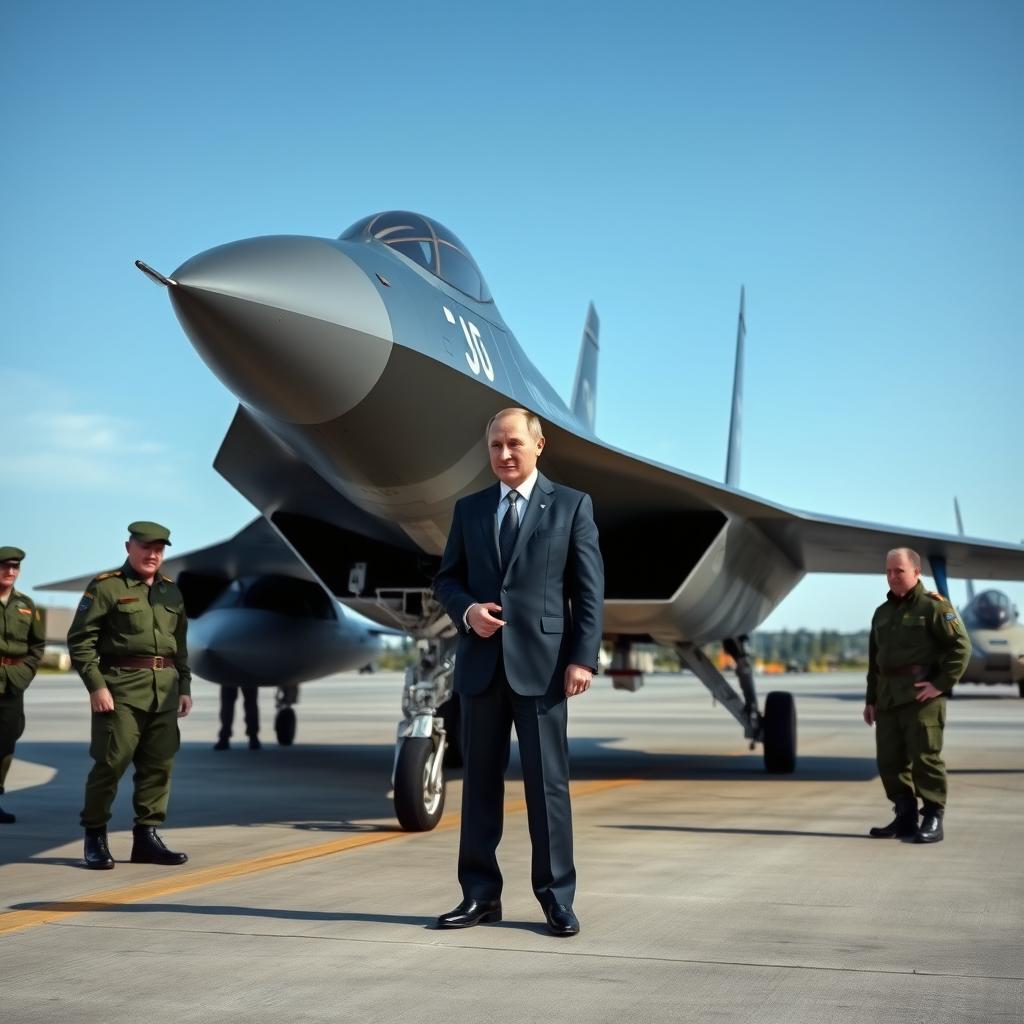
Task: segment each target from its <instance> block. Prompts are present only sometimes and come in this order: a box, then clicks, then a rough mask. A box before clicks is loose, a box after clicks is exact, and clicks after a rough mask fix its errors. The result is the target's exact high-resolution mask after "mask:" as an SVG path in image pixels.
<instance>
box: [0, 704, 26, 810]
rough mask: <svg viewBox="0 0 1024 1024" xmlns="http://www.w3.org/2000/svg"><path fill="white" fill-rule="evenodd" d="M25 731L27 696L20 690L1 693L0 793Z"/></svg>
mask: <svg viewBox="0 0 1024 1024" xmlns="http://www.w3.org/2000/svg"><path fill="white" fill-rule="evenodd" d="M24 731H25V696H24V694H23V693H22V692H21V691H20V690H13V689H12V690H9V691H7V692H5V693H2V694H0V793H2V792H3V791H4V782H5V781H6V779H7V773H8V771H10V768H11V762H12V761H13V760H14V747H15V744H16V743H17V742H18V740H19V739H20V738H21V734H22V733H23V732H24Z"/></svg>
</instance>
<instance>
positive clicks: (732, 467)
mask: <svg viewBox="0 0 1024 1024" xmlns="http://www.w3.org/2000/svg"><path fill="white" fill-rule="evenodd" d="M744 306H745V289H744V288H743V286H742V285H741V286H740V316H739V322H738V323H737V324H736V368H735V369H734V370H733V376H732V417H731V418H730V420H729V450H728V452H727V454H726V457H725V482H726V484H728V485H729V486H730V487H736V486H738V484H739V482H740V433H741V427H742V422H743V343H744V340H745V339H746V337H747V321H746V319H745V315H744Z"/></svg>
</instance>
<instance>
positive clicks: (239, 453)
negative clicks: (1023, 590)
mask: <svg viewBox="0 0 1024 1024" xmlns="http://www.w3.org/2000/svg"><path fill="white" fill-rule="evenodd" d="M289 247H290V248H289ZM328 251H330V257H329V258H328V257H327V256H325V255H324V254H325V253H327V252H328ZM236 253H237V254H241V253H244V254H245V255H244V261H243V260H241V259H239V261H238V262H237V263H236V262H235V261H234V257H233V254H236ZM334 253H337V254H340V255H341V256H343V257H345V259H344V260H341V261H336V262H338V263H339V285H338V287H339V289H341V290H342V291H343V292H344V294H345V295H346V296H348V301H349V302H350V303H354V306H353V308H346V309H344V310H342V309H341V308H340V306H341V305H343V303H339V302H337V301H335V298H334V297H333V295H326V294H318V295H317V296H316V297H315V298H313V297H312V296H310V294H309V292H310V288H311V287H313V286H311V284H310V282H311V281H315V282H316V285H315V287H314V290H318V289H323V290H324V291H325V292H332V293H333V291H334V286H333V284H332V282H331V280H330V271H329V270H328V269H327V268H328V267H329V266H330V265H331V263H332V261H335V257H334ZM293 259H294V260H296V261H297V262H298V263H299V264H300V265H301V266H302V267H305V266H306V264H307V261H309V260H313V261H316V265H317V269H316V271H315V273H313V272H310V273H309V274H308V275H307V274H306V273H303V272H297V271H296V269H295V267H286V266H284V265H283V264H287V263H289V262H290V261H291V260H293ZM277 263H281V264H282V266H281V267H280V271H281V272H280V275H279V277H278V276H277V275H275V273H274V271H273V270H272V268H273V267H274V265H275V264H277ZM249 265H256V266H258V267H259V280H258V281H252V282H250V281H246V282H244V283H241V282H240V281H239V277H240V276H241V277H245V276H246V274H247V270H246V267H247V266H249ZM341 265H343V266H344V268H345V269H344V271H340V266H341ZM355 266H358V267H359V268H361V270H362V272H363V274H364V275H365V282H366V283H368V284H369V285H370V289H372V293H373V297H372V298H371V297H369V296H370V292H369V291H368V290H367V289H366V288H365V287H364V286H363V285H362V284H357V283H356V282H355V281H354V280H353V274H354V272H353V269H352V268H353V267H355ZM268 278H274V280H273V283H269V282H268ZM173 280H174V281H175V282H176V283H173V284H171V285H170V286H169V290H170V291H171V295H172V301H173V303H174V306H175V311H176V313H177V314H178V317H179V319H181V321H182V323H183V326H184V327H185V329H186V332H187V333H188V335H189V337H190V338H191V339H192V341H193V343H194V344H195V345H196V347H197V348H198V349H199V351H200V353H201V354H202V355H203V358H204V359H206V361H207V362H208V363H210V365H211V366H213V367H214V368H215V370H216V372H218V375H219V376H221V379H222V380H224V381H225V382H226V383H227V384H228V386H229V387H232V389H233V390H235V393H236V394H238V395H239V397H240V399H241V400H242V401H243V403H244V404H245V405H246V406H247V407H248V410H249V414H250V416H251V417H252V418H253V419H254V420H256V421H258V423H259V424H260V426H261V428H262V430H263V432H264V434H265V435H266V437H267V443H266V445H265V446H264V447H263V448H249V449H244V448H243V447H242V446H241V445H239V444H234V443H233V441H232V437H231V433H230V432H229V435H228V437H227V438H226V439H225V444H224V447H222V453H224V452H225V451H226V450H230V451H231V453H232V457H231V458H230V459H227V458H224V459H220V457H218V458H219V464H218V468H219V469H220V471H221V472H222V473H224V475H225V476H227V478H228V479H229V480H230V481H231V482H232V483H234V484H235V485H236V486H237V487H238V488H239V490H241V491H242V493H245V494H247V496H250V500H252V495H254V494H258V495H259V497H260V502H259V503H258V507H260V508H261V510H263V511H264V512H265V513H266V514H267V515H268V516H269V517H270V519H271V521H272V522H273V523H274V525H275V526H276V527H277V528H278V529H279V530H280V531H281V533H282V535H283V536H284V537H285V538H286V539H287V540H289V541H290V543H291V544H292V546H293V547H294V548H295V549H296V550H298V551H301V552H302V554H303V556H304V558H305V560H306V564H307V565H308V566H309V567H310V569H311V570H312V571H313V572H314V573H315V574H316V575H317V576H318V578H319V579H321V580H322V581H327V580H333V581H334V586H333V587H331V589H332V592H333V593H335V595H336V596H337V597H339V598H340V599H341V600H343V601H345V602H346V603H347V604H349V606H352V607H358V608H359V609H360V610H361V611H363V612H364V614H367V615H368V616H370V617H373V618H377V620H378V621H385V622H386V621H387V616H386V615H384V614H383V613H382V612H380V611H379V610H378V609H376V608H375V606H374V604H373V600H372V595H371V594H370V593H369V591H368V592H367V595H366V596H365V597H363V596H356V597H353V596H352V595H348V596H346V594H345V593H344V592H343V590H342V589H341V588H340V587H339V585H338V582H337V581H338V579H339V578H342V577H343V576H344V573H339V572H338V571H337V569H336V567H333V566H331V565H329V564H328V562H327V558H328V557H329V556H317V554H316V551H315V547H316V545H313V544H311V543H309V542H308V540H307V541H304V540H303V538H302V537H300V536H299V534H300V533H301V529H299V528H298V527H297V526H296V522H297V520H296V518H295V517H300V518H301V523H302V524H306V523H310V522H313V523H316V522H322V523H325V524H335V525H336V526H337V525H338V524H346V523H351V522H354V521H355V520H357V519H359V517H360V515H361V516H362V517H363V518H362V526H360V527H359V528H357V529H355V530H352V529H350V528H349V526H340V527H339V529H342V530H343V534H339V537H343V539H344V541H345V544H346V547H345V552H346V556H347V557H351V556H352V555H353V554H357V552H358V541H357V538H358V537H359V536H361V535H362V534H363V532H365V531H366V530H367V529H370V530H372V531H373V532H374V533H376V535H378V536H380V535H381V534H387V533H391V535H392V536H393V533H392V531H393V529H394V528H395V527H397V528H398V529H399V530H400V531H401V536H402V538H403V540H402V541H398V542H396V543H395V545H394V549H395V551H396V552H398V551H400V552H403V553H405V554H406V555H409V554H412V555H414V554H415V552H416V551H420V552H422V554H423V555H425V556H428V557H427V559H426V560H425V562H424V563H423V564H422V565H421V566H420V567H419V568H418V569H417V568H416V567H415V559H414V558H407V559H406V561H404V562H402V563H401V566H402V568H401V571H400V572H399V571H398V570H396V575H395V578H393V579H392V580H390V585H392V586H409V587H413V586H417V587H424V586H427V585H428V584H429V577H430V568H431V557H433V558H436V556H437V555H438V554H439V553H440V550H441V547H442V544H443V538H444V536H445V535H446V533H447V529H448V525H449V523H450V519H451V512H452V508H453V506H454V502H455V500H456V499H457V498H458V497H460V496H462V495H464V494H467V493H469V492H471V491H473V490H475V489H478V488H480V487H482V486H485V485H486V484H488V483H490V482H491V480H492V477H491V474H490V469H489V466H488V462H487V455H486V451H485V449H484V445H483V443H482V437H481V434H482V427H483V424H484V423H485V422H486V420H487V419H488V417H489V416H490V415H491V414H492V413H493V412H494V411H496V410H497V409H498V408H501V407H502V406H505V405H523V406H525V407H526V408H529V409H532V410H534V411H536V412H537V413H538V414H539V415H540V416H541V418H542V419H543V420H544V421H545V432H546V435H547V438H548V447H547V449H546V451H545V454H544V457H543V460H542V467H543V468H544V469H545V471H546V472H548V473H549V475H550V476H551V477H552V478H554V479H557V480H559V481H560V482H563V483H566V484H568V485H570V486H575V487H580V488H582V489H585V490H587V491H589V492H590V493H591V494H592V495H593V497H594V504H595V509H596V516H597V520H598V525H599V527H600V529H601V534H602V548H603V550H604V553H605V558H606V562H608V564H609V569H610V571H609V587H608V593H607V605H606V619H605V621H606V630H607V632H608V633H609V634H615V633H617V632H628V633H631V634H637V635H641V634H651V635H655V634H656V635H657V636H658V637H659V639H662V640H665V641H693V642H703V641H706V640H712V639H721V638H722V637H725V636H734V635H739V634H742V633H745V632H749V631H750V630H752V629H753V628H754V627H755V626H756V625H758V624H759V623H760V622H761V621H763V619H764V618H765V617H766V616H767V614H768V613H769V612H770V611H771V610H772V609H773V608H774V607H775V606H776V605H777V604H778V602H779V601H780V600H782V598H783V597H784V596H785V595H786V594H787V593H789V591H790V590H791V589H792V588H793V586H795V585H796V583H797V582H799V580H800V578H801V577H802V576H803V575H804V573H805V572H815V571H817V572H868V573H880V571H881V565H882V562H883V559H884V553H885V551H886V550H888V549H889V548H890V547H894V546H898V545H903V544H910V545H912V546H915V547H917V548H918V549H919V550H921V552H922V554H923V555H925V557H929V558H940V559H944V560H945V564H946V567H947V570H948V572H949V573H950V575H954V576H967V575H971V576H974V577H977V578H999V579H1024V549H1021V548H1020V547H1019V546H1016V545H1009V544H999V543H993V542H987V541H975V540H970V539H966V538H957V537H952V536H948V535H942V534H933V533H922V532H920V531H913V530H911V531H908V530H903V529H898V528H889V527H882V526H875V525H872V524H867V523H860V522H855V521H848V520H842V519H836V518H828V517H822V516H812V515H809V514H806V513H801V512H797V511H794V510H791V509H787V508H785V507H783V506H779V505H776V504H773V503H771V502H767V501H764V500H762V499H759V498H756V497H754V496H752V495H748V494H745V493H744V492H742V491H740V490H739V489H738V488H736V487H731V486H728V485H725V486H723V485H721V484H717V483H714V482H712V481H708V480H704V479H701V478H699V477H696V476H693V475H691V474H687V473H684V472H681V471H679V470H676V469H672V468H670V467H667V466H662V465H659V464H657V463H655V462H652V461H650V460H647V459H644V458H642V457H638V456H635V455H631V454H629V453H626V452H623V451H620V450H618V449H616V448H614V447H612V446H609V445H605V444H603V443H602V442H599V441H597V440H596V439H594V438H593V437H592V436H591V434H590V431H589V429H588V427H587V425H586V423H585V422H581V421H580V420H579V419H578V418H577V417H576V416H575V415H574V414H573V412H572V411H571V410H570V408H569V407H568V406H567V405H566V403H565V402H564V401H563V400H562V399H561V398H560V397H559V396H558V395H557V394H556V393H555V392H554V390H553V389H552V388H551V386H550V385H549V384H548V382H547V381H546V380H545V379H544V378H543V376H542V375H541V374H540V373H539V372H538V371H537V370H536V369H535V368H534V367H533V365H532V364H531V363H530V361H529V360H528V359H527V357H526V355H525V353H524V352H523V350H522V349H521V348H520V346H519V344H518V342H517V341H516V339H515V337H514V336H513V334H512V333H511V331H509V330H508V328H507V325H505V324H504V321H503V320H502V318H501V316H500V314H499V313H498V310H497V308H496V306H495V305H494V303H493V302H479V301H477V300H475V299H473V298H470V297H469V296H467V295H464V294H462V293H461V292H459V291H458V290H456V289H455V288H453V287H452V286H451V285H449V284H448V283H447V282H445V281H443V280H441V279H439V278H438V277H436V276H434V275H433V274H432V273H430V272H429V271H428V270H426V269H424V268H423V267H420V266H419V265H417V264H416V263H414V262H413V261H412V260H411V259H409V258H407V257H406V256H403V255H401V254H400V253H398V252H395V251H394V250H392V249H390V248H389V247H388V246H387V245H385V244H383V243H382V242H380V241H376V240H337V241H335V240H325V239H313V240H308V242H307V243H305V244H302V243H299V242H298V241H296V240H294V239H291V240H289V241H288V242H287V243H284V242H282V241H281V240H280V239H252V240H250V241H248V242H246V243H236V247H232V246H227V247H220V248H219V249H216V250H211V252H210V253H204V254H201V255H200V256H197V257H195V258H193V259H192V260H189V261H188V263H186V264H185V265H183V267H182V268H180V269H179V270H178V271H176V272H175V274H174V275H173ZM225 294H228V295H231V296H239V295H241V296H244V302H243V304H241V305H234V306H231V307H230V308H228V307H226V306H224V305H223V303H222V296H223V295H225ZM377 300H379V302H380V303H382V304H383V306H384V307H385V309H386V320H387V327H384V325H383V323H381V325H380V328H379V330H380V333H379V334H378V335H377V336H376V339H374V337H373V336H372V334H373V331H372V330H367V327H368V326H369V325H370V322H371V319H372V316H373V315H379V306H378V304H377ZM364 305H365V307H366V308H364ZM356 307H358V308H356ZM207 308H215V309H216V311H217V321H216V324H215V325H214V326H213V327H211V323H210V320H209V318H208V317H207V316H206V314H205V313H204V312H203V311H204V310H205V309H207ZM446 309H447V310H448V311H450V313H451V314H453V315H454V318H455V321H456V322H455V323H452V322H451V318H450V317H449V316H448V315H447V314H446V312H445V310H446ZM373 310H377V314H373V313H372V311H373ZM368 311H370V312H368ZM232 317H234V319H232ZM460 317H461V320H462V321H465V322H467V323H468V322H470V321H472V323H473V324H474V325H475V326H476V328H477V330H478V331H479V334H480V338H481V339H482V343H483V345H484V347H485V348H486V351H487V355H488V357H489V359H488V362H489V365H490V367H491V369H492V370H493V380H491V379H490V375H489V374H485V373H482V372H479V368H478V369H477V372H474V363H476V364H477V365H478V367H479V362H480V360H479V358H478V357H477V354H476V353H475V352H474V350H473V348H472V345H469V344H467V337H466V336H465V332H464V330H463V327H462V323H461V321H460ZM282 318H284V319H282ZM257 321H258V322H257ZM282 325H283V329H282ZM251 332H255V333H256V334H257V335H258V336H259V338H260V343H259V346H258V347H256V348H254V347H253V346H252V345H251V343H250V342H249V340H248V339H249V337H250V334H251ZM328 339H333V343H332V341H330V340H328ZM375 340H376V344H375ZM325 352H326V353H329V354H328V355H324V353H325ZM254 355H256V356H258V358H257V359H254V358H253V356H254ZM296 364H298V365H296ZM295 381H298V382H300V383H299V384H296V383H294V382H295ZM307 381H315V382H316V384H315V386H313V387H312V391H313V396H314V397H313V400H311V401H310V402H309V403H308V404H305V399H304V396H303V394H301V391H302V387H303V386H304V384H303V383H301V382H307ZM332 388H335V389H337V397H336V398H335V397H333V392H332ZM357 396H358V400H356V401H353V399H354V398H355V397H357ZM304 408H305V409H306V412H305V413H302V414H299V410H301V409H304ZM325 410H330V411H331V412H332V413H336V415H330V416H325V415H323V413H324V411H325ZM240 422H242V421H239V420H236V424H233V426H232V430H235V428H236V426H237V425H238V424H239V423H240ZM474 438H481V443H480V446H479V449H478V452H479V454H474V448H473V442H474ZM275 447H276V449H277V450H276V451H275ZM275 458H276V459H278V460H279V461H280V460H281V459H282V458H283V461H284V462H285V463H287V464H288V465H289V466H290V470H289V473H287V474H284V475H282V476H281V477H279V478H276V480H275V484H276V486H272V487H268V486H267V485H266V484H265V483H263V482H261V481H260V480H259V479H258V476H259V475H260V470H262V471H263V472H265V471H266V468H267V466H268V465H270V464H271V463H272V462H273V460H274V459H275ZM296 464H299V465H301V464H304V465H305V467H308V470H309V474H307V473H306V472H305V471H304V470H302V469H301V468H297V466H296ZM310 474H311V475H310ZM290 488H293V489H290ZM312 492H316V493H318V495H319V500H318V501H310V499H309V494H310V493H312ZM332 495H333V496H334V497H333V498H332ZM289 517H291V521H290V522H289ZM300 525H301V524H300ZM691 536H693V537H698V538H699V541H693V542H692V543H691V542H690V541H688V540H687V539H686V538H688V537H691ZM353 538H356V539H355V540H354V539H353ZM648 582H649V587H648V589H647V591H646V592H645V591H644V590H643V587H644V586H646V585H647V584H648ZM638 588H640V589H639V590H638Z"/></svg>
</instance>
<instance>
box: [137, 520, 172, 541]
mask: <svg viewBox="0 0 1024 1024" xmlns="http://www.w3.org/2000/svg"><path fill="white" fill-rule="evenodd" d="M128 532H129V533H130V534H131V535H132V538H133V539H134V540H137V541H141V542H142V543H143V544H148V543H150V542H151V541H155V540H162V541H163V542H164V543H165V544H167V545H168V546H170V543H171V531H170V530H168V529H167V527H166V526H161V525H160V524H159V523H147V522H145V521H144V520H140V521H139V522H137V523H129V524H128Z"/></svg>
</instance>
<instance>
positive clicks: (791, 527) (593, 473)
mask: <svg viewBox="0 0 1024 1024" xmlns="http://www.w3.org/2000/svg"><path fill="white" fill-rule="evenodd" d="M545 432H546V434H547V435H548V440H549V443H550V449H551V453H552V454H550V455H548V454H547V452H545V460H546V467H547V469H550V470H551V476H552V477H553V478H554V479H556V480H558V481H560V482H562V483H566V484H568V485H569V486H571V487H578V488H579V489H580V490H584V491H587V492H588V493H589V494H590V495H591V496H592V497H593V499H594V507H595V510H596V513H597V516H598V520H599V522H598V525H599V527H601V531H602V536H604V535H605V534H606V532H608V531H607V530H606V526H607V527H614V528H623V529H624V530H625V531H626V535H627V536H631V537H632V538H633V540H632V541H631V543H632V544H634V545H635V546H636V547H637V549H638V550H639V549H640V548H641V547H642V545H643V538H642V536H639V535H640V534H642V527H643V524H644V522H645V519H644V515H645V514H646V515H647V516H648V517H649V516H650V515H651V514H652V513H653V512H655V511H657V512H658V513H659V514H660V515H661V516H662V518H661V519H660V520H659V521H658V525H659V527H661V528H662V529H664V525H665V524H666V523H669V524H671V523H673V522H675V523H678V529H679V530H681V531H685V530H690V529H692V528H693V523H694V522H695V514H696V513H698V512H701V511H704V512H707V511H710V510H717V511H718V512H719V513H722V514H724V515H726V516H730V517H738V518H742V519H746V520H748V521H749V522H751V523H752V524H754V525H755V526H756V527H757V528H758V529H759V530H761V531H762V532H763V533H764V534H765V536H766V537H768V538H769V539H770V540H771V541H772V542H773V543H774V544H775V545H776V546H777V547H778V548H779V549H780V550H781V551H782V552H783V553H784V554H785V555H786V556H787V557H788V558H789V559H790V561H792V562H793V564H794V565H796V566H798V567H799V568H801V569H803V570H804V571H805V572H836V573H839V572H842V573H880V572H881V571H882V566H883V564H884V560H885V553H886V552H887V551H889V550H891V549H892V548H897V547H911V548H913V549H914V550H915V551H917V552H918V553H919V554H920V555H921V557H922V558H924V559H926V560H927V559H931V558H944V559H945V562H946V573H947V575H948V576H950V577H956V578H959V579H971V578H975V579H986V580H1024V546H1022V545H1020V544H1007V543H1003V542H1000V541H991V540H981V539H976V538H972V537H962V536H955V535H953V534H944V533H928V532H923V531H921V530H916V529H903V528H901V527H898V526H889V525H884V524H878V523H868V522H862V521H858V520H854V519H843V518H840V517H831V516H821V515H816V514H813V513H808V512H801V511H798V510H796V509H791V508H786V507H785V506H783V505H776V504H774V503H773V502H770V501H766V500H764V499H763V498H758V497H756V496H754V495H752V494H747V493H746V492H744V491H741V490H739V489H738V488H735V487H729V486H728V485H726V484H721V483H717V482H716V481H713V480H706V479H704V478H702V477H698V476H695V475H693V474H689V473H684V472H681V471H680V470H677V469H673V468H671V467H669V466H663V465H661V464H659V463H656V462H653V461H651V460H647V459H643V458H639V457H637V456H635V455H632V454H630V453H628V452H624V451H622V450H620V449H616V448H614V447H612V446H610V445H606V444H602V443H600V442H594V441H591V440H590V439H588V438H584V437H580V436H579V435H577V434H575V433H573V432H570V431H568V430H563V429H561V428H560V427H558V426H556V425H554V424H552V425H551V426H549V427H546V430H545ZM663 543H664V542H663ZM925 570H926V571H927V570H928V566H927V564H926V565H925Z"/></svg>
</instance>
